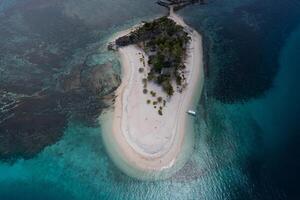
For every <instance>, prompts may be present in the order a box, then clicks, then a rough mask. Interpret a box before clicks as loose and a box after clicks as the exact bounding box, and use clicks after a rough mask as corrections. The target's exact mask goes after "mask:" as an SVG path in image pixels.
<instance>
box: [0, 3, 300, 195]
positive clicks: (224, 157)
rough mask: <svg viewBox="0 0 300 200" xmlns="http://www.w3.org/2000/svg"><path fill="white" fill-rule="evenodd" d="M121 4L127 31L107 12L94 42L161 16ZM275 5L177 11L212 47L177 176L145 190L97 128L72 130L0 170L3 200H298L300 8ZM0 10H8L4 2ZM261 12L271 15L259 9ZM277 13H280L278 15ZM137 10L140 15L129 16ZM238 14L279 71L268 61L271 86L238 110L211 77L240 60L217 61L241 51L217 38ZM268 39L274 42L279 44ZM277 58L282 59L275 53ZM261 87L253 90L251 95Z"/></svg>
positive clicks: (214, 6) (71, 127) (72, 127)
mask: <svg viewBox="0 0 300 200" xmlns="http://www.w3.org/2000/svg"><path fill="white" fill-rule="evenodd" d="M109 2H110V1H109ZM127 2H129V3H130V8H129V11H130V16H124V17H125V18H126V21H125V25H124V24H123V22H122V23H121V22H120V19H119V18H118V17H117V15H118V12H114V13H113V14H112V12H111V13H110V10H107V13H104V14H103V16H106V17H107V18H106V19H108V18H109V16H112V17H111V18H109V19H111V21H109V23H106V24H104V25H103V27H109V29H107V30H106V29H104V30H102V32H103V33H104V36H103V37H101V38H99V40H101V42H102V43H105V41H106V40H107V38H108V37H109V36H110V35H111V34H112V33H113V32H116V31H118V30H121V29H123V28H125V27H128V26H130V25H132V24H134V23H136V22H137V21H139V20H140V19H145V18H151V17H154V16H156V15H157V14H161V13H163V12H164V11H163V10H159V11H157V10H156V9H159V8H157V7H154V8H151V9H147V7H146V6H145V5H147V6H148V5H150V3H151V4H152V3H153V2H150V1H148V3H146V2H147V1H127ZM149 2H150V3H149ZM278 2H279V1H275V0H274V1H272V2H271V1H264V2H258V1H254V0H252V1H251V0H248V1H246V0H244V1H233V0H232V1H226V2H224V1H212V3H211V4H209V5H207V6H204V7H202V6H195V7H190V8H187V9H185V10H182V11H181V12H180V13H181V14H182V15H183V16H184V18H185V19H186V20H187V21H188V22H189V23H190V24H191V25H192V26H193V27H195V28H196V29H198V30H199V31H201V32H203V33H204V34H205V36H206V37H207V38H208V39H207V40H210V42H211V43H210V45H211V48H210V61H209V68H210V74H209V76H208V80H207V82H206V92H207V96H206V98H205V101H204V102H205V103H204V104H203V103H201V104H200V103H199V104H198V107H197V110H198V112H197V113H199V116H197V117H196V119H195V123H194V129H195V132H196V133H195V134H196V138H195V147H194V151H193V154H192V155H191V158H190V160H189V161H188V162H187V164H186V165H185V166H184V167H183V168H182V169H181V170H180V171H179V172H177V173H176V174H175V175H174V176H172V177H171V178H169V179H166V180H161V181H155V182H151V181H137V180H135V179H133V178H130V177H128V176H126V175H124V174H123V173H122V172H121V171H120V170H119V169H118V168H117V167H116V166H115V165H114V164H113V162H112V161H111V160H110V158H109V156H108V155H107V152H106V150H105V148H104V145H103V142H102V139H101V138H102V137H101V134H102V132H101V127H88V126H87V125H84V124H82V123H80V122H69V124H68V128H67V129H66V130H65V134H64V136H63V138H62V139H61V140H60V141H59V142H57V143H56V144H54V145H52V146H48V147H47V148H45V149H44V151H43V152H41V153H40V154H38V155H37V156H36V157H34V158H33V159H29V160H22V159H21V160H18V161H17V162H16V163H13V164H8V163H4V162H2V163H0V199H1V200H2V199H3V200H14V199H16V200H19V199H25V200H27V199H28V200H29V199H30V200H35V199H58V200H59V199H64V200H65V199H72V200H73V199H80V200H83V199H84V200H85V199H87V200H93V199H98V200H99V199H101V200H102V199H113V200H118V199H120V200H121V199H122V200H123V199H126V200H127V199H128V200H131V199H132V200H133V199H151V200H155V199H158V200H163V199H172V200H173V199H180V200H183V199H205V200H206V199H207V200H218V199H220V200H221V199H222V200H223V199H251V200H253V199H255V200H256V199H262V200H265V199H299V197H300V195H299V192H298V191H297V185H299V184H298V180H299V177H300V173H299V172H298V170H299V167H300V161H299V155H300V153H299V152H300V151H299V148H298V146H297V145H298V144H299V142H300V141H299V125H298V119H299V117H298V114H299V113H300V112H299V111H300V108H299V94H298V93H299V83H298V76H297V75H298V72H299V70H300V68H299V63H300V60H299V59H300V57H299V55H300V28H297V26H298V27H300V21H299V20H298V21H297V19H300V17H299V18H297V17H296V16H300V13H299V10H300V9H299V8H300V5H299V1H297V0H294V1H289V2H288V3H286V2H284V4H285V6H282V5H281V3H278ZM103 3H105V4H106V6H107V7H109V6H113V5H114V3H115V5H117V3H116V2H112V3H111V4H110V3H108V1H105V2H104V1H103ZM0 5H1V6H2V5H7V4H3V3H2V4H1V1H0ZM253 5H255V6H253ZM143 6H144V7H143ZM264 6H267V8H268V9H269V10H270V12H267V10H264V9H263V8H264ZM279 7H280V11H281V13H278V12H277V11H276V10H278V9H279ZM139 9H141V11H139V12H135V11H136V10H139ZM237 9H238V10H239V11H241V10H242V11H244V12H243V14H242V16H243V18H242V21H243V23H246V24H248V26H250V27H252V28H253V29H255V30H257V31H256V32H255V36H256V37H255V40H256V38H264V39H265V40H263V41H259V44H257V45H258V46H256V47H257V48H260V49H262V52H263V56H264V57H267V58H272V59H274V60H275V61H276V63H278V66H277V65H276V66H275V65H273V63H272V62H270V63H269V61H265V68H264V69H265V70H266V71H268V70H269V71H270V74H272V78H270V80H272V87H270V88H269V89H268V90H265V92H264V93H263V94H260V95H253V96H255V97H253V98H251V99H250V100H247V101H244V102H243V103H241V102H240V101H236V102H234V103H230V104H228V103H222V101H219V100H217V99H218V98H215V96H214V92H212V90H213V88H214V86H215V84H217V81H216V80H217V79H220V78H222V76H221V77H220V76H218V75H216V74H217V72H218V71H219V69H218V67H220V65H219V64H220V60H221V61H223V62H225V63H226V62H227V63H231V62H232V61H231V60H230V59H231V58H232V57H230V55H231V54H232V53H234V55H235V56H238V57H239V56H242V53H243V52H239V51H236V52H231V51H229V52H226V54H224V56H223V57H222V56H221V55H220V54H222V53H224V51H223V50H222V49H221V47H220V46H222V47H223V45H225V46H226V47H227V48H231V49H233V50H234V49H235V48H237V49H239V48H242V47H241V46H245V44H242V43H241V44H240V46H238V45H239V44H236V43H230V42H229V43H227V42H228V40H224V38H225V39H228V38H229V39H232V38H231V37H232V35H230V34H229V32H226V34H227V35H225V34H223V33H222V31H220V30H222V29H225V28H226V27H227V25H224V24H228V23H225V22H224V21H226V20H229V21H230V20H232V21H230V22H231V23H233V24H235V23H237V24H238V23H240V18H237V19H235V20H234V17H237V16H239V14H236V12H237ZM119 10H122V9H121V8H119ZM117 11H118V9H117ZM271 11H274V12H271ZM278 15H279V16H281V19H282V22H279V21H278V22H276V24H277V26H273V25H274V24H275V23H274V21H276V20H277V18H276V17H275V16H278ZM222 17H223V18H222ZM103 21H105V20H104V19H103ZM106 21H107V20H106ZM244 21H246V22H244ZM286 22H289V23H286ZM116 24H117V25H116ZM231 27H232V26H231ZM227 28H228V27H227ZM238 28H239V27H236V26H233V27H232V30H235V31H233V32H234V33H235V34H236V33H240V35H243V34H246V33H245V32H244V31H243V30H240V29H238ZM240 35H239V34H237V35H234V36H235V37H239V36H240ZM266 35H267V36H268V37H266ZM266 38H268V39H266ZM221 39H222V41H220V40H221ZM237 39H239V38H237ZM223 40H224V41H223ZM274 41H277V43H278V44H277V43H276V45H277V46H275V44H274ZM224 43H225V44H224ZM247 45H249V44H247ZM249 48H250V47H249ZM103 51H104V50H103ZM275 51H278V54H273V53H274V52H275ZM239 53H240V54H239ZM243 58H244V57H243ZM107 59H108V60H113V61H115V62H116V63H117V61H116V60H115V59H116V58H115V57H114V56H113V55H111V54H109V53H106V52H105V51H104V53H103V55H102V57H101V56H100V57H99V58H95V60H94V62H99V63H101V62H103V60H107ZM248 59H249V62H250V59H252V58H251V57H250V56H249V58H248ZM268 63H269V64H268ZM116 65H117V64H116ZM225 67H228V65H225ZM272 67H273V68H276V70H275V69H273V68H272ZM226 69H228V70H231V69H230V68H226ZM266 71H259V72H258V73H255V75H257V74H258V75H257V76H255V77H254V78H253V77H251V80H252V79H256V80H257V81H259V82H260V83H261V82H263V81H262V78H261V77H266V76H268V74H267V73H266ZM274 71H276V73H273V72H274ZM232 73H234V69H232ZM239 73H240V72H239ZM246 73H252V72H251V71H250V72H248V71H247V72H246ZM260 73H263V75H262V74H260ZM274 74H275V75H274ZM235 75H236V74H235ZM246 83H247V81H246V80H245V84H246ZM233 86H235V85H233ZM258 86H260V85H258ZM258 86H257V85H255V86H253V87H252V88H251V89H252V90H255V91H256V89H257V87H258ZM257 90H259V89H257ZM238 91H240V90H238ZM234 95H235V94H233V96H234ZM204 108H205V109H204ZM100 126H101V125H100Z"/></svg>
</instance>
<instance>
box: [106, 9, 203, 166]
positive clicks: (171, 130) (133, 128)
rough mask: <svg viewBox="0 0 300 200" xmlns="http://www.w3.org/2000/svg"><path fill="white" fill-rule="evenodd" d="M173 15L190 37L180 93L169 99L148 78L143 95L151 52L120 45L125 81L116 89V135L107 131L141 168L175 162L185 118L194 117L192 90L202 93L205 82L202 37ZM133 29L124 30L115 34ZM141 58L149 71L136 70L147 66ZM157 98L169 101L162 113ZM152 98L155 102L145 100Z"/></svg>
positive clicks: (123, 153) (120, 151) (125, 156)
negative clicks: (154, 95)
mask: <svg viewBox="0 0 300 200" xmlns="http://www.w3.org/2000/svg"><path fill="white" fill-rule="evenodd" d="M170 18H171V19H173V20H174V21H176V22H177V23H178V24H180V25H181V26H183V27H185V28H186V31H188V32H189V33H190V36H191V38H192V40H191V42H190V45H189V50H188V57H187V59H186V74H185V76H186V79H187V83H188V85H187V87H186V88H185V90H184V91H183V92H182V93H179V92H178V91H176V92H175V93H174V95H173V96H172V97H171V98H168V97H167V96H166V94H165V93H164V92H163V91H162V90H161V87H160V86H158V85H156V84H155V83H153V82H149V81H148V86H147V89H148V94H143V84H142V79H143V78H146V74H147V71H148V70H149V66H148V65H147V56H146V55H145V53H144V52H143V51H142V50H141V49H139V48H138V47H137V46H134V45H131V46H127V47H123V48H119V49H118V52H119V54H120V58H121V64H122V83H121V85H120V87H119V88H118V89H117V91H116V95H117V98H116V101H115V105H114V113H113V121H112V126H113V127H112V133H104V134H112V135H111V136H112V137H111V138H112V140H114V143H115V144H116V145H115V148H118V149H116V150H115V151H116V152H117V153H118V154H120V155H119V156H121V157H122V158H123V159H124V160H126V161H127V163H129V165H132V167H134V168H138V169H139V170H142V171H162V170H164V169H167V168H170V167H172V166H173V165H174V163H175V162H176V159H177V158H178V156H179V154H180V151H181V150H182V144H183V143H184V139H185V131H186V122H187V118H188V117H190V116H188V115H187V113H186V112H187V110H189V109H191V108H192V102H193V97H194V94H195V93H198V92H196V90H202V85H203V81H204V73H203V59H202V57H203V50H202V38H201V36H200V35H199V34H198V33H197V32H196V31H194V30H193V29H191V28H190V27H188V26H187V25H186V24H185V23H184V21H183V20H182V19H181V18H180V17H179V16H177V15H176V14H174V13H173V12H171V14H170ZM129 32H130V30H127V31H122V32H121V33H119V34H118V35H117V37H120V36H122V35H125V34H128V33H129ZM142 57H144V58H145V71H144V72H143V73H140V72H139V71H138V69H139V68H140V67H143V62H142V61H141V58H142ZM199 82H200V84H199ZM199 85H201V87H200V88H199ZM151 90H153V91H155V92H156V97H152V96H151V95H150V91H151ZM200 93H201V92H200ZM159 96H161V97H163V99H165V100H167V103H166V107H164V108H163V115H162V116H161V115H159V114H158V108H156V109H154V106H153V104H152V102H153V101H155V100H157V97H159ZM148 99H150V100H151V104H147V100H148ZM159 106H160V105H158V107H159Z"/></svg>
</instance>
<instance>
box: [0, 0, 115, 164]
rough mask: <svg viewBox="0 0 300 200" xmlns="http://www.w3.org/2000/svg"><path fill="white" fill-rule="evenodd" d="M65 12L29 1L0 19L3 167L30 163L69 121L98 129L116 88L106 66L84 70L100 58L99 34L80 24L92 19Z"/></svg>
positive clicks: (40, 0) (54, 4)
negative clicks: (7, 162) (18, 160)
mask: <svg viewBox="0 0 300 200" xmlns="http://www.w3.org/2000/svg"><path fill="white" fill-rule="evenodd" d="M70 4H72V2H69V1H67V0H64V1H45V0H28V1H24V2H20V3H17V4H16V5H14V6H11V7H9V8H8V9H7V10H6V11H5V12H3V13H1V15H0V38H1V40H0V52H1V53H0V159H1V160H15V159H16V158H19V157H22V158H31V157H33V156H34V155H36V153H38V152H40V151H41V150H43V148H44V147H45V146H47V145H50V144H53V143H55V142H56V141H57V140H58V139H59V138H60V137H61V136H62V135H63V132H64V129H65V127H66V125H67V123H68V121H69V120H70V119H73V120H80V121H82V122H83V123H88V125H89V126H95V125H97V123H96V122H97V121H96V120H97V117H98V116H99V114H100V113H101V111H102V109H103V108H104V107H105V106H107V104H106V101H105V102H104V100H103V97H105V96H107V95H110V94H112V93H113V91H114V90H115V89H116V88H117V86H118V85H119V83H120V78H119V77H118V75H117V73H116V72H115V71H114V70H113V65H112V64H110V63H109V62H106V63H105V64H97V62H96V63H92V64H91V63H88V61H89V60H90V56H91V55H100V54H101V53H103V52H100V51H99V49H98V48H99V46H100V45H101V44H100V42H99V40H100V38H99V36H101V35H100V32H101V28H102V27H101V25H100V24H99V25H98V24H88V23H86V21H85V20H84V18H83V17H81V16H80V14H85V17H88V16H89V15H94V14H93V13H90V14H89V15H87V14H86V13H79V14H78V15H74V16H72V15H70V14H69V13H68V12H71V11H72V10H70V9H68V12H67V11H66V9H67V8H66V7H68V6H70ZM74 9H75V8H74ZM81 18H82V19H81ZM95 18H97V16H95ZM99 21H101V20H99Z"/></svg>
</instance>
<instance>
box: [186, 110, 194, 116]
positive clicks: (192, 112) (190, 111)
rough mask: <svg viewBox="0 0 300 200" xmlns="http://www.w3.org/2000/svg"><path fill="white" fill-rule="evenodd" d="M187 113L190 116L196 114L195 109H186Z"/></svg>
mask: <svg viewBox="0 0 300 200" xmlns="http://www.w3.org/2000/svg"><path fill="white" fill-rule="evenodd" d="M187 113H188V114H189V115H192V116H196V111H193V110H188V111H187Z"/></svg>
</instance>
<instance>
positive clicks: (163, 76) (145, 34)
mask: <svg viewBox="0 0 300 200" xmlns="http://www.w3.org/2000/svg"><path fill="white" fill-rule="evenodd" d="M190 39H191V38H190V37H189V36H188V33H187V32H185V31H184V29H183V27H182V26H179V25H177V24H176V23H175V22H174V21H173V20H171V19H169V18H167V17H162V18H159V19H157V20H154V21H152V22H145V23H144V25H143V26H142V27H140V28H139V29H137V30H135V31H133V32H131V34H130V35H129V36H124V37H121V38H119V39H117V41H116V44H117V45H118V46H126V45H130V44H138V45H139V46H140V47H141V48H143V49H144V51H145V52H146V54H147V55H148V56H149V60H148V64H149V65H150V67H151V70H150V72H149V73H148V77H147V79H148V81H154V82H156V83H157V84H159V85H161V87H162V88H163V90H164V91H165V92H166V93H167V94H168V95H169V96H172V95H173V93H174V89H173V86H172V82H173V80H174V82H176V84H177V88H179V89H180V90H182V89H183V87H184V85H185V84H183V83H184V81H185V77H184V72H183V71H184V68H185V65H184V59H185V55H186V54H185V52H186V48H187V44H188V42H189V40H190ZM141 69H142V68H140V69H139V71H140V72H143V71H142V70H141ZM151 95H152V96H155V95H153V93H151Z"/></svg>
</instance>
